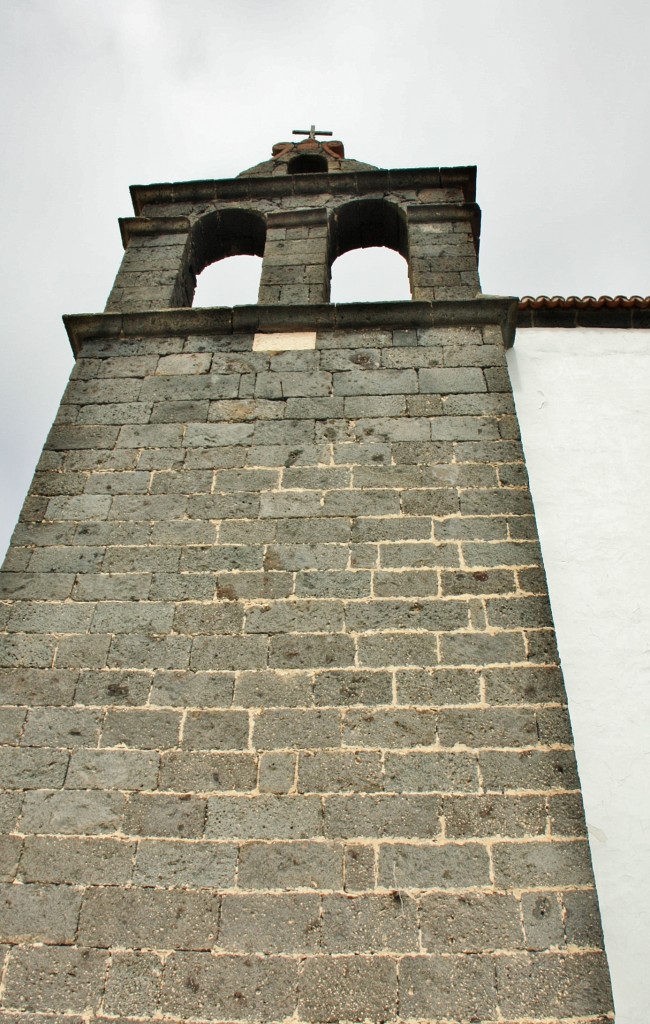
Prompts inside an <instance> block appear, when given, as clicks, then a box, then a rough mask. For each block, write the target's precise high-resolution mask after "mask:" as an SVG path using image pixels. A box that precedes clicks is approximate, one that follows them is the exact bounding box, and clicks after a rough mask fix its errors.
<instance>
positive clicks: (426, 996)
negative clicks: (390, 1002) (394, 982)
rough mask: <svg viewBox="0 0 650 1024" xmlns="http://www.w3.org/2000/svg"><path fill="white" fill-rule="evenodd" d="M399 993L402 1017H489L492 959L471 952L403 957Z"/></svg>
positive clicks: (493, 1006) (493, 987) (493, 1011)
mask: <svg viewBox="0 0 650 1024" xmlns="http://www.w3.org/2000/svg"><path fill="white" fill-rule="evenodd" d="M506 959H507V958H506ZM499 991H500V990H499ZM399 997H400V1010H401V1012H402V1013H403V1014H404V1016H405V1017H414V1018H416V1019H426V1020H432V1019H436V1018H440V1017H452V1018H453V1017H455V1018H456V1019H457V1020H489V1019H490V1018H494V1017H496V1012H497V1011H496V1007H497V991H496V985H495V980H494V960H493V958H492V957H490V956H474V955H471V956H469V955H466V956H453V957H443V956H419V957H404V959H403V960H402V961H401V963H400V989H399Z"/></svg>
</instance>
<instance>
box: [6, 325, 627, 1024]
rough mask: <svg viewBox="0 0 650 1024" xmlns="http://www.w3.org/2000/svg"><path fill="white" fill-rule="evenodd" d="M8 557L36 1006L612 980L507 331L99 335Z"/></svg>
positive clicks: (487, 1013) (249, 1016)
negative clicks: (272, 347) (257, 344)
mask: <svg viewBox="0 0 650 1024" xmlns="http://www.w3.org/2000/svg"><path fill="white" fill-rule="evenodd" d="M2 586H3V590H2V595H3V598H2V602H1V603H0V623H1V624H2V631H1V633H0V639H1V641H2V651H3V654H2V660H1V661H0V666H2V667H1V668H0V687H1V691H0V692H1V693H2V696H1V697H0V700H1V701H2V704H3V716H2V719H3V722H4V736H3V739H4V746H3V747H2V748H0V756H1V757H2V758H3V772H2V777H3V780H4V786H5V789H4V791H3V793H2V804H1V807H2V815H3V822H4V825H5V828H6V836H5V837H4V838H3V840H2V842H3V849H4V852H5V858H4V864H5V874H4V878H5V884H4V891H3V893H2V902H1V903H0V908H1V912H0V920H1V921H2V930H3V935H4V939H5V943H6V944H5V946H4V974H3V985H2V990H1V991H2V995H1V997H0V1005H2V1008H3V1009H4V1010H5V1011H6V1012H7V1014H8V1015H10V1016H11V1017H12V1019H17V1020H23V1019H24V1020H26V1019H27V1017H26V1015H27V1014H29V1013H45V1012H47V1013H50V1014H51V1013H63V1012H66V1013H68V1014H76V1015H78V1016H79V1015H81V1014H82V1013H85V1012H87V1010H88V1008H89V1007H90V1008H91V1009H92V1011H93V1012H94V1013H95V1014H96V1015H97V1016H99V1017H102V1016H106V1017H116V1016H117V1017H122V1018H124V1017H128V1016H138V1017H140V1018H143V1019H145V1020H148V1019H152V1018H153V1017H154V1016H156V1015H160V1014H163V1015H166V1016H168V1017H170V1018H171V1019H188V1018H192V1019H193V1018H200V1019H206V1020H215V1021H216V1020H225V1019H227V1020H231V1021H240V1020H241V1021H250V1020H278V1019H280V1018H284V1017H289V1016H292V1015H295V1018H296V1019H297V1020H304V1021H315V1022H320V1021H323V1022H325V1021H332V1020H338V1019H342V1018H345V1019H352V1020H362V1019H370V1020H376V1021H384V1020H394V1019H411V1020H412V1019H423V1018H426V1019H429V1020H438V1019H441V1018H444V1019H445V1020H446V1021H447V1020H451V1021H460V1020H467V1019H476V1020H481V1021H492V1020H495V1019H501V1020H506V1021H515V1020H517V1021H518V1020H520V1019H521V1018H526V1020H529V1019H531V1020H544V1021H545V1022H548V1021H549V1020H551V1021H560V1020H566V1019H568V1018H574V1017H579V1018H580V1020H581V1021H583V1020H584V1021H593V1022H594V1024H595V1022H596V1021H602V1019H603V1014H605V1013H607V1012H608V1011H609V1010H610V1009H611V995H610V992H609V985H608V978H607V968H606V963H605V958H604V954H603V952H602V938H601V935H600V928H599V923H598V920H599V919H598V910H597V902H596V896H595V890H594V887H593V876H592V870H591V863H590V857H589V848H588V844H587V840H586V834H585V826H584V820H583V816H582V804H581V798H580V792H579V781H578V776H577V772H576V766H575V759H574V753H573V742H572V736H571V730H570V725H569V720H568V715H567V710H566V697H565V691H564V686H563V683H562V678H561V673H560V669H559V665H558V657H557V650H556V646H555V639H554V631H553V626H552V620H551V616H550V609H549V604H548V596H547V588H546V581H545V576H544V572H543V569H542V567H541V560H540V552H539V545H538V538H537V531H536V527H535V520H534V514H533V506H532V503H531V499H530V493H529V490H528V483H527V477H526V471H525V466H524V462H523V455H522V449H521V444H520V441H519V436H518V429H517V424H516V420H515V416H514V407H513V402H512V393H511V390H510V383H509V379H508V374H507V369H506V366H505V356H504V351H503V343H502V340H501V331H500V330H498V329H496V328H495V327H491V326H485V327H480V326H479V327H428V328H420V329H417V330H416V329H411V330H388V329H372V328H369V329H347V330H346V329H340V330H336V329H332V330H329V329H328V330H320V331H318V332H317V337H316V348H315V349H314V350H307V351H293V352H278V353H268V352H259V351H253V334H252V332H251V333H247V332H244V333H235V334H226V335H219V334H218V333H216V332H214V331H213V332H210V331H206V332H205V333H204V334H200V335H199V334H186V335H182V336H177V335H175V334H170V335H169V336H166V335H160V336H155V335H150V336H147V337H142V336H130V335H129V334H128V333H127V334H125V335H124V336H123V337H121V338H119V339H115V340H110V339H105V340H101V339H99V340H95V341H88V342H86V344H85V345H84V346H83V348H82V350H81V353H80V356H79V358H78V361H77V364H76V366H75V369H74V371H73V375H72V379H71V382H70V384H69V385H68V388H67V390H66V393H65V395H64V398H63V402H62V405H61V409H60V413H59V416H58V418H57V422H56V424H55V426H54V427H53V429H52V432H51V434H50V437H49V439H48V442H47V445H46V450H45V452H44V454H43V457H42V459H41V462H40V464H39V467H38V471H37V474H36V477H35V479H34V483H33V485H32V488H31V490H30V494H29V496H28V498H27V501H26V503H25V507H24V510H23V514H22V516H21V522H20V523H19V525H18V527H17V530H16V533H15V535H14V538H13V541H12V545H11V547H10V550H9V553H8V556H7V560H6V563H5V567H4V571H3V573H2ZM29 1019H30V1024H31V1022H32V1021H33V1020H34V1019H35V1018H33V1017H32V1018H29ZM39 1019H40V1018H39ZM67 1019H75V1018H70V1017H68V1018H67Z"/></svg>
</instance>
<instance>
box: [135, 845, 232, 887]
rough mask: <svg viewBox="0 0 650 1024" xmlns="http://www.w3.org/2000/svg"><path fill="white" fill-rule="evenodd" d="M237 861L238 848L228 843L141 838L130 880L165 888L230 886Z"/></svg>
mask: <svg viewBox="0 0 650 1024" xmlns="http://www.w3.org/2000/svg"><path fill="white" fill-rule="evenodd" d="M236 864H237V847H236V846H233V845H230V844H228V843H207V842H191V843H188V842H184V841H174V840H171V839H165V840H154V839H143V840H141V841H140V842H139V844H138V852H137V859H136V862H135V868H134V872H133V879H134V881H135V882H137V883H138V884H139V885H154V886H163V887H165V888H173V887H176V886H178V887H181V888H186V887H190V888H192V889H222V888H230V887H232V886H233V885H234V882H235V869H236Z"/></svg>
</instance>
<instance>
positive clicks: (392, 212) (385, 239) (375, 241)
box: [330, 199, 408, 266]
mask: <svg viewBox="0 0 650 1024" xmlns="http://www.w3.org/2000/svg"><path fill="white" fill-rule="evenodd" d="M375 246H385V247H386V248H387V249H394V250H395V252H398V253H399V254H400V256H403V257H404V259H405V260H406V261H407V262H408V234H407V228H406V218H405V217H404V214H403V213H402V211H401V210H400V209H399V207H397V206H395V205H394V204H393V203H389V202H387V200H385V199H358V200H354V201H353V202H351V203H344V204H343V206H339V207H338V209H336V210H334V212H333V213H332V217H331V221H330V266H331V264H332V263H333V262H334V260H335V259H337V258H338V257H339V256H342V255H343V253H344V252H349V251H350V250H351V249H370V248H373V247H375Z"/></svg>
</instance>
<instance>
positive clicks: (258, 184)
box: [130, 167, 476, 216]
mask: <svg viewBox="0 0 650 1024" xmlns="http://www.w3.org/2000/svg"><path fill="white" fill-rule="evenodd" d="M429 188H430V189H440V188H461V189H462V190H463V195H464V197H465V200H466V202H469V203H471V202H474V200H475V199H476V167H416V168H405V169H403V170H401V169H398V170H391V171H385V170H379V171H357V172H355V173H349V172H346V171H343V172H341V173H340V174H287V175H279V176H277V177H261V178H256V177H252V178H223V179H221V180H217V181H183V182H174V183H171V182H169V183H164V182H163V183H159V184H156V185H132V186H131V188H130V193H131V199H132V202H133V209H134V210H135V213H136V215H137V216H140V214H141V213H142V210H143V208H144V207H145V206H147V205H164V206H170V205H173V204H174V203H205V202H217V201H219V200H222V201H226V202H230V201H233V200H237V199H255V198H261V199H262V198H267V199H268V198H269V197H272V196H312V195H318V194H320V193H322V192H327V193H330V194H331V195H340V194H341V193H344V194H346V195H351V196H354V195H358V196H362V195H368V194H369V193H371V192H377V191H381V192H392V191H398V190H400V189H429Z"/></svg>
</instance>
